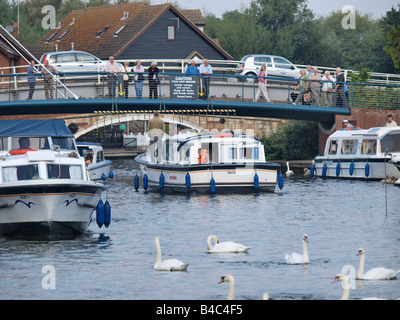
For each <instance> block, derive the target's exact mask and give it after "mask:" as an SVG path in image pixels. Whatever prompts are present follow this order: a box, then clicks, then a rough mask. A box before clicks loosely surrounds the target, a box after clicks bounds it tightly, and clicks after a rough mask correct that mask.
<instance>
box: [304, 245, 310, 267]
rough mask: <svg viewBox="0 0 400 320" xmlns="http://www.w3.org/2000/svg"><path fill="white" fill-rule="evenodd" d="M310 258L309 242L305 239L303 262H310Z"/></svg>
mask: <svg viewBox="0 0 400 320" xmlns="http://www.w3.org/2000/svg"><path fill="white" fill-rule="evenodd" d="M309 261H310V259H309V258H308V250H307V242H306V241H305V240H303V263H308V262H309Z"/></svg>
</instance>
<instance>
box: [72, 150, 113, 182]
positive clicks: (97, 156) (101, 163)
mask: <svg viewBox="0 0 400 320" xmlns="http://www.w3.org/2000/svg"><path fill="white" fill-rule="evenodd" d="M76 146H77V147H78V151H79V154H80V155H81V156H82V157H84V158H85V159H87V158H88V156H89V155H90V158H91V159H92V160H91V163H88V164H87V169H88V170H89V175H90V178H91V179H92V180H100V179H102V180H106V179H107V177H110V172H111V165H112V162H111V161H110V160H107V159H105V158H104V151H103V147H102V146H101V145H100V144H99V143H90V142H77V143H76Z"/></svg>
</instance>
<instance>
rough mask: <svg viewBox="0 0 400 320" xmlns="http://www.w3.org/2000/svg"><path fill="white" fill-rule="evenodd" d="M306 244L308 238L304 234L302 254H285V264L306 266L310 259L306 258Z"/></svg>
mask: <svg viewBox="0 0 400 320" xmlns="http://www.w3.org/2000/svg"><path fill="white" fill-rule="evenodd" d="M307 242H308V236H307V235H306V234H304V235H303V238H302V243H303V254H302V255H301V254H298V253H296V252H293V253H292V254H290V255H289V254H286V255H285V260H286V263H287V264H307V263H309V262H310V259H309V258H308V251H307Z"/></svg>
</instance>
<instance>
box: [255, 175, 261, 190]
mask: <svg viewBox="0 0 400 320" xmlns="http://www.w3.org/2000/svg"><path fill="white" fill-rule="evenodd" d="M259 188H260V179H259V178H258V174H257V173H256V174H255V175H254V191H255V192H258V190H259Z"/></svg>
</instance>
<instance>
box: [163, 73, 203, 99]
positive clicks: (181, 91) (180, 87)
mask: <svg viewBox="0 0 400 320" xmlns="http://www.w3.org/2000/svg"><path fill="white" fill-rule="evenodd" d="M169 87H170V97H171V99H198V98H199V77H197V76H188V75H182V76H171V77H170V86H169Z"/></svg>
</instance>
